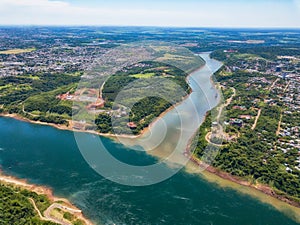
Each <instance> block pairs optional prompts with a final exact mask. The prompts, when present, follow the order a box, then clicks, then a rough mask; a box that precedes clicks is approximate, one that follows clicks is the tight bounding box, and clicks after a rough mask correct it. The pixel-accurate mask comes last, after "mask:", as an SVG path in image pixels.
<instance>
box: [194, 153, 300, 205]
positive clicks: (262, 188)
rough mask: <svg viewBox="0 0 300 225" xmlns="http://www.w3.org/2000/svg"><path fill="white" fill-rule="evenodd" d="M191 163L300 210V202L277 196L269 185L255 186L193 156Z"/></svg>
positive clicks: (259, 184)
mask: <svg viewBox="0 0 300 225" xmlns="http://www.w3.org/2000/svg"><path fill="white" fill-rule="evenodd" d="M190 161H191V162H192V163H194V164H195V165H197V166H198V168H200V169H204V171H206V172H208V173H210V174H214V175H216V176H218V177H219V178H221V179H224V180H227V181H231V182H233V183H236V184H238V185H242V186H245V187H249V188H252V189H255V190H257V191H260V192H262V193H263V194H265V195H268V196H271V197H273V198H275V199H277V200H279V201H281V202H284V203H286V204H289V205H291V206H293V207H296V208H298V209H300V202H296V201H293V200H291V199H289V198H288V197H287V196H283V195H280V194H277V193H276V191H275V190H274V189H273V188H271V187H270V186H268V185H265V184H261V183H256V184H253V183H251V182H249V181H247V180H245V179H243V178H242V177H238V176H234V175H231V174H229V173H227V172H225V171H222V170H220V169H218V168H215V167H213V166H210V165H207V164H205V163H203V162H202V161H201V160H200V159H199V158H197V157H195V156H191V158H190Z"/></svg>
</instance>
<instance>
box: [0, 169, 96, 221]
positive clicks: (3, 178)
mask: <svg viewBox="0 0 300 225" xmlns="http://www.w3.org/2000/svg"><path fill="white" fill-rule="evenodd" d="M1 183H2V184H4V185H12V186H16V187H19V188H22V189H26V190H28V191H30V192H35V193H37V194H38V195H46V196H47V198H48V199H49V200H50V201H51V203H52V204H54V203H55V202H58V201H61V202H63V203H64V204H65V205H66V206H68V207H70V208H72V209H73V210H75V211H78V212H79V211H80V213H79V214H78V212H77V219H80V220H82V221H83V222H85V224H86V225H94V223H92V222H91V221H90V220H89V219H87V218H86V217H85V216H84V215H83V213H82V210H81V209H79V208H78V207H77V206H75V205H74V204H72V203H71V202H70V201H69V200H68V199H66V198H59V197H56V196H55V195H54V194H53V192H52V190H51V189H50V188H49V187H46V186H41V185H36V184H30V183H28V181H27V180H26V179H19V178H16V177H13V176H8V175H5V174H4V173H3V171H1V170H0V184H1ZM42 213H43V212H42Z"/></svg>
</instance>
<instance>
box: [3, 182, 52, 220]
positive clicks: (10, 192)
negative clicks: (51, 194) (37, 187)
mask: <svg viewBox="0 0 300 225" xmlns="http://www.w3.org/2000/svg"><path fill="white" fill-rule="evenodd" d="M29 197H30V198H33V199H34V200H35V201H37V205H38V207H39V208H40V209H45V207H46V206H47V205H48V203H47V202H48V200H47V199H46V197H45V196H39V195H37V194H35V193H31V192H29V191H24V190H20V189H19V188H15V187H11V186H7V185H3V184H0V224H3V225H6V224H14V225H23V224H24V225H27V224H33V225H54V224H55V223H52V222H48V221H42V220H40V218H39V216H38V214H37V212H36V211H35V210H34V207H33V205H32V203H31V202H30V201H29V199H28V198H29Z"/></svg>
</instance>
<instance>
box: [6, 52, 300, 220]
mask: <svg viewBox="0 0 300 225" xmlns="http://www.w3.org/2000/svg"><path fill="white" fill-rule="evenodd" d="M202 57H203V58H205V59H206V61H207V65H206V66H205V67H204V68H203V69H202V70H199V71H196V72H195V73H194V74H193V75H192V76H191V78H193V79H190V80H189V82H190V83H191V86H192V85H193V84H192V82H197V81H201V83H202V84H205V82H206V83H207V84H206V85H204V86H206V89H204V90H203V88H204V86H202V85H201V88H200V89H201V92H202V93H206V95H207V96H206V97H205V100H203V102H210V104H203V103H202V105H203V108H202V109H201V110H200V108H198V106H197V104H195V106H193V108H194V107H196V108H197V109H196V110H197V112H199V113H200V114H201V116H200V117H199V118H200V119H201V118H202V119H203V115H204V114H205V112H206V111H207V110H208V109H209V108H210V107H212V106H214V105H215V104H216V103H217V99H216V98H215V96H216V95H215V93H216V92H215V90H214V89H213V88H212V84H211V82H210V75H211V72H213V71H215V70H216V69H217V68H219V66H220V64H219V63H218V62H216V61H214V60H210V59H209V58H208V57H207V54H206V55H202ZM210 69H211V70H210ZM194 86H195V84H194ZM196 86H199V85H196ZM193 90H194V91H195V93H194V94H192V95H191V96H190V98H191V99H194V100H195V101H196V100H197V101H198V100H199V98H197V97H196V96H197V89H194V88H193ZM199 93H200V90H199ZM193 96H194V97H193ZM188 101H189V100H188ZM184 104H188V103H187V102H185V103H183V105H184ZM183 105H181V106H179V109H178V111H180V112H182V111H181V110H180V107H183V108H182V109H184V108H185V109H188V107H184V106H183ZM204 105H205V106H204ZM198 109H199V110H198ZM193 110H195V109H193ZM172 113H173V112H172V111H170V112H169V113H168V114H166V115H165V117H164V118H165V119H166V121H168V120H170V121H171V118H172V117H171V114H172ZM168 118H169V119H168ZM196 122H197V123H198V122H199V121H198V120H196ZM200 122H201V121H200ZM157 123H158V125H155V124H154V125H153V127H152V129H151V130H150V131H151V132H152V133H155V132H156V131H157V132H158V130H155V129H158V127H159V123H160V122H157ZM164 124H168V122H164ZM198 125H199V124H195V125H194V126H195V127H196V126H198ZM181 126H182V125H181ZM0 127H1V129H0V137H1V138H0V165H1V170H3V171H4V172H5V173H6V174H9V175H13V176H16V177H19V178H26V179H28V180H29V182H31V183H35V184H40V185H46V186H49V187H51V188H52V189H53V191H54V194H56V195H58V196H61V197H66V198H68V199H69V200H70V201H71V202H72V203H74V204H75V205H77V206H78V207H80V208H81V209H82V210H83V212H84V214H85V215H86V216H87V217H88V218H90V219H91V220H93V221H94V222H95V223H96V224H134V225H137V224H170V225H174V224H183V225H188V224H191V225H198V224H199V225H200V224H203V225H204V224H205V225H206V224H208V225H209V224H216V225H234V224H237V225H247V224H249V225H250V224H251V225H267V224H278V225H289V224H298V223H297V222H296V221H295V220H293V218H295V217H296V216H297V215H296V214H295V212H299V211H297V210H296V209H293V208H292V207H288V206H287V205H285V204H284V203H280V202H279V201H277V200H274V199H272V198H271V197H268V196H265V195H263V194H260V193H259V192H257V191H254V190H252V189H249V188H245V187H240V186H239V185H234V184H229V183H230V182H229V183H227V182H226V181H224V182H223V181H222V179H219V180H218V178H215V177H214V176H213V175H211V176H210V175H207V174H205V173H204V175H201V174H200V175H199V174H197V173H188V172H186V171H185V170H184V169H182V170H180V171H179V172H178V173H176V174H175V175H174V176H172V177H171V178H169V179H166V180H164V181H162V182H160V183H157V184H154V185H150V186H142V187H133V186H125V185H121V184H116V183H114V182H112V181H109V180H107V179H105V178H103V177H102V176H100V175H99V174H98V173H96V172H95V171H94V170H93V169H92V168H91V167H90V166H89V164H88V163H87V162H86V161H85V160H84V158H83V156H82V154H81V152H80V150H79V149H78V145H77V143H76V140H75V138H74V134H73V132H70V131H62V130H57V129H55V128H53V127H49V126H41V125H35V124H30V123H26V122H22V121H17V120H14V119H11V118H3V117H2V118H0ZM183 128H184V129H185V127H183ZM192 128H193V126H192ZM173 129H174V128H173ZM192 131H193V129H191V132H192ZM168 132H169V130H168ZM185 134H186V132H185ZM83 135H84V137H85V138H86V139H90V140H91V142H92V141H93V140H94V139H95V135H92V134H83ZM146 136H147V135H146ZM150 136H151V135H150ZM168 137H169V135H166V139H169V138H168ZM100 139H101V141H102V143H103V145H104V146H105V147H106V148H107V149H108V150H109V152H110V153H111V154H112V155H114V156H115V157H116V158H118V159H120V160H121V161H123V162H127V163H128V164H133V165H151V164H153V163H155V162H157V161H158V159H157V158H154V157H153V156H151V155H160V154H158V153H153V154H151V155H149V154H147V153H146V152H144V151H133V150H130V149H129V148H127V147H125V146H124V145H122V144H120V143H117V142H116V141H113V140H111V139H107V138H104V137H100ZM142 139H143V138H142ZM172 139H174V137H171V139H170V140H172ZM183 140H184V141H183V142H186V140H187V137H184V138H183ZM163 143H164V142H163ZM140 145H142V146H143V140H141V142H140ZM164 146H165V148H167V145H166V144H164ZM143 147H145V146H143ZM158 149H162V147H160V146H158V147H157V150H158ZM170 149H171V148H170ZM168 151H169V150H168V149H167V151H166V152H167V153H168ZM181 151H182V152H183V151H184V150H183V149H181ZM182 152H181V153H182ZM178 153H179V152H178ZM164 154H165V153H162V154H161V155H162V156H164ZM175 155H176V154H175ZM179 155H182V154H177V155H176V156H175V158H174V160H175V159H176V160H177V157H179ZM179 158H180V157H179ZM165 170H166V171H168V167H167V166H166V165H165ZM211 181H216V182H217V183H218V184H216V183H215V182H211ZM238 188H240V189H241V190H240V191H238V190H237V189H238ZM269 203H272V204H269ZM278 209H280V210H278Z"/></svg>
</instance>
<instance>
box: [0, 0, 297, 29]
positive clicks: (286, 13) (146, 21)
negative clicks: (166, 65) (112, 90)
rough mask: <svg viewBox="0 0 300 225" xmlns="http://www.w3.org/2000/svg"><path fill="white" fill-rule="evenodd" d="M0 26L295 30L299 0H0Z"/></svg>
mask: <svg viewBox="0 0 300 225" xmlns="http://www.w3.org/2000/svg"><path fill="white" fill-rule="evenodd" d="M0 25H117V26H126V25H129V26H175V27H258V28H261V27H269V28H274V27H276V28H278V27H280V28H300V0H139V1H138V0H0Z"/></svg>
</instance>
